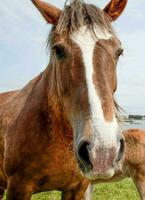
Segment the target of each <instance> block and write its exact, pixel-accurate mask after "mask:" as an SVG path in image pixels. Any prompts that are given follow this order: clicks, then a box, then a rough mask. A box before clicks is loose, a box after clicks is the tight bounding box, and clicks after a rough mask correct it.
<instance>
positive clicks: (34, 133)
mask: <svg viewBox="0 0 145 200" xmlns="http://www.w3.org/2000/svg"><path fill="white" fill-rule="evenodd" d="M32 2H33V3H34V5H35V6H36V7H37V8H38V10H39V11H40V12H41V14H42V15H43V17H44V18H45V19H46V21H47V22H48V23H51V24H53V28H52V31H51V33H50V37H49V46H50V51H51V56H50V63H49V65H48V67H47V68H46V70H45V71H44V72H43V73H41V74H40V75H39V76H38V77H36V78H35V79H34V80H32V81H31V82H30V83H29V84H28V85H27V86H26V87H25V88H23V89H22V90H19V91H14V92H11V93H5V94H1V95H0V99H1V100H0V190H1V195H3V190H4V189H5V188H7V199H8V200H16V199H17V200H29V199H30V198H31V196H32V194H33V193H37V192H40V191H46V190H47V191H48V190H53V189H57V190H61V191H63V194H62V199H67V200H69V199H72V200H79V199H81V198H82V195H83V192H82V188H83V190H84V191H85V190H86V188H87V185H88V180H87V179H84V177H83V176H82V175H81V173H80V170H81V171H82V173H83V174H84V176H85V177H87V178H88V179H90V180H95V179H97V178H103V179H107V178H110V177H112V176H113V175H114V173H115V171H116V169H117V168H118V163H119V162H121V160H122V159H123V155H124V139H123V136H122V134H121V132H120V129H119V122H118V118H117V114H116V110H117V106H116V103H115V101H114V97H113V95H114V92H115V90H116V87H117V78H116V65H117V61H118V59H119V56H120V55H121V54H122V48H121V43H120V41H119V40H118V38H117V36H116V35H115V33H114V31H113V28H112V26H111V21H113V20H116V19H117V18H118V17H119V15H120V14H121V13H122V11H123V10H124V8H125V5H126V2H127V0H120V1H119V0H112V1H111V2H110V3H109V4H108V5H107V6H106V7H105V9H104V10H101V9H99V8H97V7H95V6H93V5H88V4H85V3H84V2H83V1H81V0H73V1H72V2H71V3H70V4H69V5H66V6H65V8H64V10H63V11H61V10H60V9H58V8H55V7H54V6H52V5H49V4H47V3H44V2H42V1H39V0H32ZM77 163H78V165H77ZM78 166H79V167H78ZM62 176H63V178H62Z"/></svg>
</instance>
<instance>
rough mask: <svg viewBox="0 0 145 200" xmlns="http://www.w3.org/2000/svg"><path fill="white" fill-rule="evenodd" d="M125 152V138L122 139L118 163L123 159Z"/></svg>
mask: <svg viewBox="0 0 145 200" xmlns="http://www.w3.org/2000/svg"><path fill="white" fill-rule="evenodd" d="M124 150H125V141H124V139H123V138H121V139H120V149H119V153H118V158H117V161H118V162H119V161H120V160H121V159H122V158H123V155H124Z"/></svg>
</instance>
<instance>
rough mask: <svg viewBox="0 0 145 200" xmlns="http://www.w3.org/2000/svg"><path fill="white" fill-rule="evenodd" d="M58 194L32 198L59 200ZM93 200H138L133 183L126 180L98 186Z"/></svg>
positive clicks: (51, 193) (42, 194) (48, 193)
mask: <svg viewBox="0 0 145 200" xmlns="http://www.w3.org/2000/svg"><path fill="white" fill-rule="evenodd" d="M60 196H61V194H60V192H45V193H39V194H36V195H34V196H33V198H32V199H33V200H60ZM93 200H139V196H138V193H137V191H136V188H135V186H134V184H133V182H132V181H131V180H130V179H126V180H123V181H120V182H117V183H108V184H98V185H96V187H95V191H94V194H93Z"/></svg>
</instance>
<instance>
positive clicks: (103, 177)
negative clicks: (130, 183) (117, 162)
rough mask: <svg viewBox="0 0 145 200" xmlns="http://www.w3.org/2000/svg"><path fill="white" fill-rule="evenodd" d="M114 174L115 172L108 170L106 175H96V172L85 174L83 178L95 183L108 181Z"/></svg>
mask: <svg viewBox="0 0 145 200" xmlns="http://www.w3.org/2000/svg"><path fill="white" fill-rule="evenodd" d="M114 174H115V170H114V169H113V168H112V169H110V170H108V171H107V172H106V173H104V174H98V173H96V172H93V170H92V171H90V172H88V173H87V174H85V176H86V177H87V178H88V179H89V180H90V181H93V182H94V181H97V180H108V179H110V178H112V177H113V176H114Z"/></svg>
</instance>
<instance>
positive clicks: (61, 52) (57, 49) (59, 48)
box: [54, 46, 65, 60]
mask: <svg viewBox="0 0 145 200" xmlns="http://www.w3.org/2000/svg"><path fill="white" fill-rule="evenodd" d="M54 50H55V53H56V56H57V58H58V59H59V60H60V59H63V58H65V50H64V47H62V46H55V47H54Z"/></svg>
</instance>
